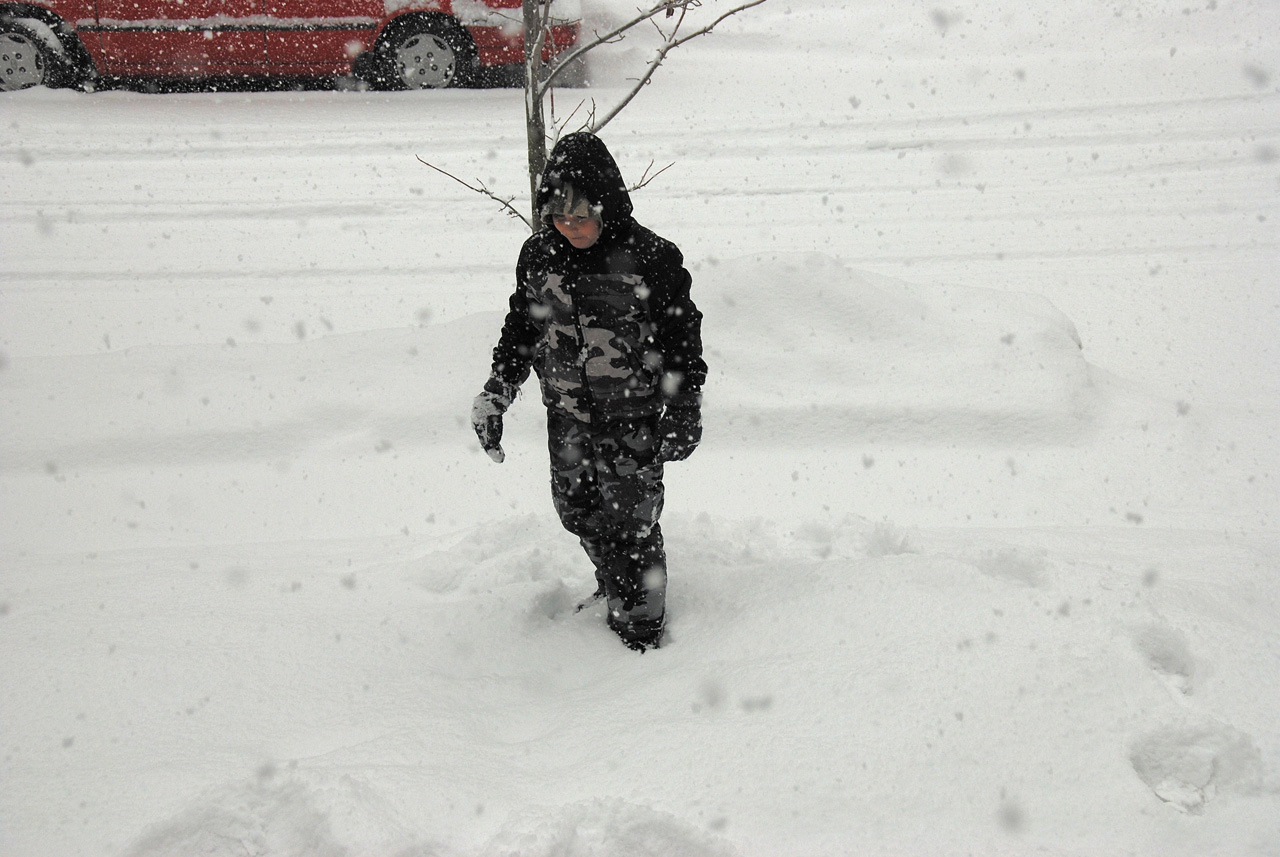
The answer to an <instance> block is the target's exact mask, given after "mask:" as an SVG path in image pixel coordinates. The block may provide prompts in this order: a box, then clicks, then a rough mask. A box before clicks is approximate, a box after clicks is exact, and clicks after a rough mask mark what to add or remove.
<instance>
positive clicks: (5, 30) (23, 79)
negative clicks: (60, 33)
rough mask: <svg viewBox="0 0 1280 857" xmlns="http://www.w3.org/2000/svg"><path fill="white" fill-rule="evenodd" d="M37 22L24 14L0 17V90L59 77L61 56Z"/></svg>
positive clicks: (47, 83)
mask: <svg viewBox="0 0 1280 857" xmlns="http://www.w3.org/2000/svg"><path fill="white" fill-rule="evenodd" d="M39 23H40V22H38V21H34V20H31V19H28V18H5V19H0V92H14V91H16V90H19V89H30V88H31V87H33V86H50V85H53V84H54V83H55V82H57V81H58V80H59V78H60V77H61V75H60V74H59V71H60V69H61V68H62V67H63V65H64V63H63V56H62V55H60V53H59V52H58V51H57V50H55V48H54V46H53V45H50V44H48V41H47V37H42V35H41V28H40V27H39ZM55 42H56V39H55ZM59 47H60V45H59ZM62 54H65V51H63V52H62Z"/></svg>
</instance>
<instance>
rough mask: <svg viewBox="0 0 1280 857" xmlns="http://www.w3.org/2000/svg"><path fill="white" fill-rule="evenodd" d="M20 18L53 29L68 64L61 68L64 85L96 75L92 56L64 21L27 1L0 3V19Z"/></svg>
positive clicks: (90, 78) (96, 70) (79, 81)
mask: <svg viewBox="0 0 1280 857" xmlns="http://www.w3.org/2000/svg"><path fill="white" fill-rule="evenodd" d="M21 18H30V19H32V20H34V21H39V22H41V23H42V24H45V25H46V26H48V27H49V29H51V30H53V34H54V35H55V36H57V37H58V41H59V42H61V43H62V48H63V50H64V51H65V52H66V56H65V61H66V63H67V64H68V66H69V67H68V68H66V69H63V74H64V75H65V77H66V78H67V80H65V81H64V85H65V84H72V85H74V84H77V83H81V82H84V81H86V80H92V79H93V78H96V77H97V75H98V69H97V67H96V66H94V64H93V58H92V57H90V56H89V51H88V50H87V49H86V48H85V46H84V42H82V41H80V36H78V35H77V34H76V32H75V30H73V29H72V28H71V27H70V25H68V24H67V22H66V21H64V20H62V19H61V18H59V17H58V16H57V15H55V14H54V13H53V12H50V11H49V10H48V9H43V8H41V7H39V6H32V5H30V4H27V3H4V4H0V21H6V20H10V19H21Z"/></svg>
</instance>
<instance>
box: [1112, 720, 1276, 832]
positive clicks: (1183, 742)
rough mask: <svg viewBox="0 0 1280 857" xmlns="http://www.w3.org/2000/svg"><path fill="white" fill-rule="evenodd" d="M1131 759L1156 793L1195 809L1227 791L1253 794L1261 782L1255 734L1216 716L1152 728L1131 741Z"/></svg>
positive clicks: (1182, 807) (1186, 808) (1181, 806)
mask: <svg viewBox="0 0 1280 857" xmlns="http://www.w3.org/2000/svg"><path fill="white" fill-rule="evenodd" d="M1129 761H1130V763H1131V764H1132V765H1133V770H1134V772H1135V773H1137V775H1138V777H1139V778H1140V779H1141V780H1142V781H1143V782H1144V783H1146V784H1147V787H1148V788H1150V789H1151V791H1152V792H1154V793H1155V796H1156V797H1158V798H1160V800H1162V801H1164V802H1165V803H1167V804H1168V805H1169V806H1171V807H1173V808H1174V809H1176V810H1178V811H1179V812H1186V813H1190V814H1192V815H1199V814H1201V813H1203V812H1204V809H1205V805H1206V804H1208V803H1209V801H1211V800H1213V799H1214V798H1215V797H1217V796H1219V795H1221V794H1223V793H1227V792H1235V793H1238V794H1253V793H1256V792H1257V791H1258V790H1259V789H1260V788H1261V786H1262V779H1263V766H1262V756H1261V754H1260V753H1259V752H1258V748H1257V747H1256V746H1255V745H1254V743H1253V738H1251V737H1250V736H1249V735H1246V734H1245V733H1244V732H1241V731H1239V730H1238V729H1234V728H1232V727H1230V726H1227V725H1224V724H1222V723H1218V722H1216V721H1209V722H1206V723H1202V724H1198V725H1193V726H1181V727H1168V728H1164V729H1158V730H1156V731H1154V732H1151V733H1149V734H1147V735H1146V736H1144V737H1143V738H1140V739H1139V740H1138V741H1136V742H1135V743H1134V744H1133V747H1132V748H1131V749H1130V752H1129Z"/></svg>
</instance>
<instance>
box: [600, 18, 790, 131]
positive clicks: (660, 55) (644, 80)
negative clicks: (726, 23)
mask: <svg viewBox="0 0 1280 857" xmlns="http://www.w3.org/2000/svg"><path fill="white" fill-rule="evenodd" d="M764 2H765V0H751V2H749V3H743V4H741V5H739V6H735V7H734V8H732V9H730V10H729V11H728V12H725V13H724V14H723V15H721V16H720V17H718V18H716V19H715V20H714V21H712V22H711V23H710V24H707V25H706V26H705V27H703V28H702V29H700V30H694V31H693V32H692V33H689V34H688V35H687V36H681V37H679V38H676V33H678V32H679V30H680V23H681V22H682V21H683V20H684V12H683V10H682V12H681V15H680V18H679V19H677V21H676V23H675V26H674V27H673V28H672V30H671V35H670V36H669V37H668V38H667V41H666V42H665V43H664V44H663V45H662V47H660V48H658V52H657V54H655V55H654V57H653V59H652V60H651V61H650V62H649V65H648V67H646V68H645V72H644V74H642V75H641V76H640V79H639V80H638V81H637V82H636V85H635V86H634V87H632V89H631V91H630V92H629V93H627V94H626V95H625V96H624V97H623V99H622V101H621V102H619V103H618V105H617V106H615V107H614V108H613V110H611V111H609V113H607V114H606V115H605V117H604V118H603V119H601V120H599V121H598V122H595V123H593V124H592V126H591V131H592V132H593V133H598V132H599V131H600V129H602V128H604V126H605V125H608V124H609V123H610V122H612V121H613V119H614V117H616V116H617V115H618V114H619V113H621V112H622V110H623V108H625V107H626V106H627V105H628V104H630V103H631V101H632V99H634V98H635V97H636V95H638V94H639V92H640V90H641V89H643V88H644V87H645V85H646V84H648V83H649V81H650V80H651V79H652V78H653V75H654V73H655V72H657V70H658V67H659V66H661V65H662V63H663V62H664V61H666V58H667V54H669V53H671V52H672V51H673V50H675V49H676V48H678V47H680V46H681V45H683V44H685V43H686V42H689V41H692V40H693V39H696V38H698V37H699V36H705V35H706V34H707V33H710V32H711V31H712V30H714V29H715V28H716V26H717V25H719V24H720V22H721V21H723V20H725V19H726V18H728V17H730V16H732V15H736V14H738V13H739V12H744V11H746V10H747V9H750V8H752V7H753V6H759V5H760V4H761V3H764Z"/></svg>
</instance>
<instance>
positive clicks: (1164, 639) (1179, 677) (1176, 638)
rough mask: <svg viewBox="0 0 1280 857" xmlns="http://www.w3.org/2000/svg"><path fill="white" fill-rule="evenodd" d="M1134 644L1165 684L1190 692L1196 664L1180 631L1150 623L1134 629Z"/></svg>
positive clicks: (1178, 690)
mask: <svg viewBox="0 0 1280 857" xmlns="http://www.w3.org/2000/svg"><path fill="white" fill-rule="evenodd" d="M1133 646H1134V648H1136V649H1137V650H1138V652H1139V654H1141V655H1142V656H1143V657H1144V658H1145V659H1146V662H1147V666H1149V667H1150V668H1151V669H1152V671H1154V672H1155V673H1156V675H1158V676H1159V677H1160V678H1161V680H1163V681H1164V682H1165V684H1167V685H1168V686H1169V687H1170V688H1171V689H1173V690H1176V691H1177V692H1178V693H1180V694H1182V695H1184V696H1190V695H1191V693H1192V691H1193V690H1194V689H1195V688H1194V683H1193V680H1194V678H1195V674H1196V668H1197V663H1196V660H1195V658H1194V657H1192V655H1191V649H1190V648H1189V647H1188V646H1187V638H1186V636H1185V635H1184V634H1183V633H1182V632H1181V631H1178V630H1176V629H1174V628H1169V627H1167V626H1165V625H1156V624H1152V625H1147V626H1145V627H1142V628H1138V629H1137V630H1135V631H1134V633H1133Z"/></svg>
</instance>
